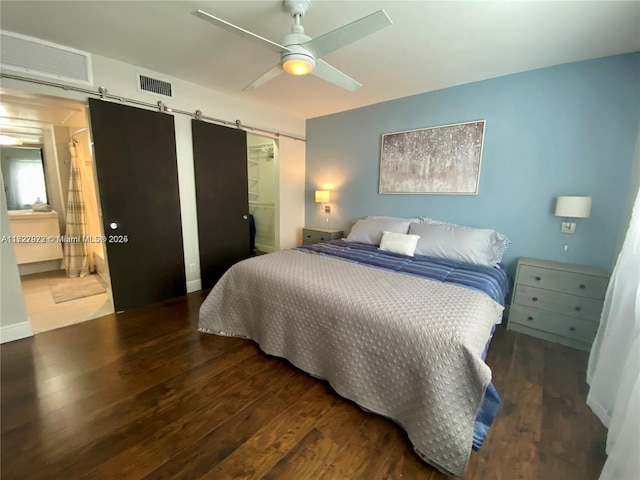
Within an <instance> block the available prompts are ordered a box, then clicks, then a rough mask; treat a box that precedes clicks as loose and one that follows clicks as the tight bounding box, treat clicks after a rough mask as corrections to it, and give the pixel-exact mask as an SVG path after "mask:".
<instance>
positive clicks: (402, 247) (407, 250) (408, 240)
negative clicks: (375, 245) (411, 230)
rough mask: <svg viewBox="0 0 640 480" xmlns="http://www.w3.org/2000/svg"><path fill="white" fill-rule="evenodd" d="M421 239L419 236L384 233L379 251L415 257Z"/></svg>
mask: <svg viewBox="0 0 640 480" xmlns="http://www.w3.org/2000/svg"><path fill="white" fill-rule="evenodd" d="M418 240H420V237H419V236H418V235H409V234H405V233H395V232H386V231H385V232H382V240H380V248H379V250H384V251H386V252H393V253H401V254H402V255H408V256H410V257H413V252H415V250H416V246H417V245H418Z"/></svg>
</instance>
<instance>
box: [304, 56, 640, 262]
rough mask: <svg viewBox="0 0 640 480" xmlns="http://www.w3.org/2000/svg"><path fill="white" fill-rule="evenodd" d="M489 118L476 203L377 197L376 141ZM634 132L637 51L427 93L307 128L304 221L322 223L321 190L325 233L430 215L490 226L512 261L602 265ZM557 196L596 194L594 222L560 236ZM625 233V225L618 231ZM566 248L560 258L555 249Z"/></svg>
mask: <svg viewBox="0 0 640 480" xmlns="http://www.w3.org/2000/svg"><path fill="white" fill-rule="evenodd" d="M481 119H484V120H486V130H485V137H484V151H483V158H482V170H481V172H480V186H479V193H478V195H469V196H458V195H380V194H378V180H379V168H380V167H379V162H380V141H381V135H382V134H383V133H389V132H397V131H403V130H411V129H417V128H423V127H431V126H437V125H446V124H451V123H459V122H467V121H472V120H481ZM639 125H640V53H635V54H627V55H619V56H614V57H606V58H601V59H596V60H589V61H584V62H578V63H572V64H566V65H560V66H556V67H551V68H545V69H540V70H534V71H530V72H525V73H521V74H516V75H509V76H505V77H500V78H496V79H492V80H486V81H482V82H477V83H471V84H467V85H462V86H458V87H452V88H448V89H444V90H439V91H435V92H428V93H424V94H420V95H415V96H411V97H407V98H402V99H399V100H393V101H389V102H384V103H380V104H376V105H371V106H368V107H363V108H359V109H355V110H350V111H347V112H342V113H338V114H334V115H328V116H324V117H318V118H314V119H310V120H307V126H306V130H307V150H306V224H307V225H316V226H323V225H326V222H325V216H324V214H322V213H321V212H320V206H319V205H318V204H316V203H314V198H313V197H314V190H316V189H318V188H330V189H331V191H332V193H331V195H332V198H331V205H332V213H331V215H330V227H331V228H341V229H344V230H345V233H348V231H349V230H350V228H351V225H352V224H353V222H354V221H355V220H357V219H358V218H360V217H362V216H364V215H398V216H416V215H417V216H420V215H422V216H431V217H433V218H437V219H441V220H446V221H449V222H452V223H460V224H464V225H470V226H476V227H484V228H493V229H496V230H498V231H500V232H502V233H504V234H505V235H507V236H508V237H509V238H510V239H511V241H512V245H511V248H510V249H509V251H508V252H507V256H506V257H505V262H506V263H507V265H508V266H509V267H510V269H511V270H512V271H513V268H514V267H515V262H516V260H517V257H520V256H530V257H535V258H542V259H547V260H560V261H566V262H570V263H579V264H584V265H593V266H600V267H604V268H611V267H612V266H613V263H614V261H615V256H616V254H617V251H616V247H617V241H618V236H619V234H620V230H621V228H623V225H622V223H623V217H624V210H625V205H626V202H627V198H628V195H629V188H630V174H631V170H632V164H633V157H634V150H635V145H636V140H637V138H636V137H637V136H638V128H639ZM559 195H585V196H591V197H593V207H592V212H591V217H590V218H587V219H578V220H577V228H576V233H575V234H573V235H564V234H561V233H560V223H561V221H562V219H560V218H558V217H555V216H554V214H553V213H554V209H555V198H556V197H557V196H559ZM624 227H625V228H626V226H624ZM567 240H568V243H569V251H568V252H566V253H565V252H564V248H563V247H564V245H565V243H566V242H567Z"/></svg>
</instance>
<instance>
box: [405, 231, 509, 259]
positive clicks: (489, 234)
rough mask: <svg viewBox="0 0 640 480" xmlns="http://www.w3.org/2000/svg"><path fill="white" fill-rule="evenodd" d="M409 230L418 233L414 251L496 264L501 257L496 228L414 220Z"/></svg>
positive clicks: (433, 255) (421, 253)
mask: <svg viewBox="0 0 640 480" xmlns="http://www.w3.org/2000/svg"><path fill="white" fill-rule="evenodd" d="M409 233H411V234H415V235H419V236H420V240H419V241H418V245H417V247H416V251H415V253H416V254H418V255H428V256H431V257H441V258H450V259H453V260H460V261H463V262H468V263H475V264H478V265H487V266H490V267H494V266H496V265H497V264H498V262H499V260H498V257H497V255H496V244H497V243H499V238H498V236H497V232H496V231H495V230H490V229H486V228H471V227H464V226H460V225H451V224H434V223H412V224H411V227H410V229H409Z"/></svg>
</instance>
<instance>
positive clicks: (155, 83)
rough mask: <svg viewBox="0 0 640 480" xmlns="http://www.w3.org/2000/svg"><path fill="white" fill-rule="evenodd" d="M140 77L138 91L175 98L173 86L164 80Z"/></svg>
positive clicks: (145, 76)
mask: <svg viewBox="0 0 640 480" xmlns="http://www.w3.org/2000/svg"><path fill="white" fill-rule="evenodd" d="M137 75H138V90H139V91H141V92H149V93H155V94H156V95H164V96H165V97H173V85H171V83H169V82H166V81H164V80H160V79H157V78H153V77H149V76H147V75H142V74H140V73H138V74H137Z"/></svg>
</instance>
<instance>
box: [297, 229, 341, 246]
mask: <svg viewBox="0 0 640 480" xmlns="http://www.w3.org/2000/svg"><path fill="white" fill-rule="evenodd" d="M343 236H344V233H343V232H342V230H335V229H333V228H322V227H305V228H303V229H302V245H313V244H314V243H320V242H327V241H329V240H337V239H339V238H342V237H343Z"/></svg>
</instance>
